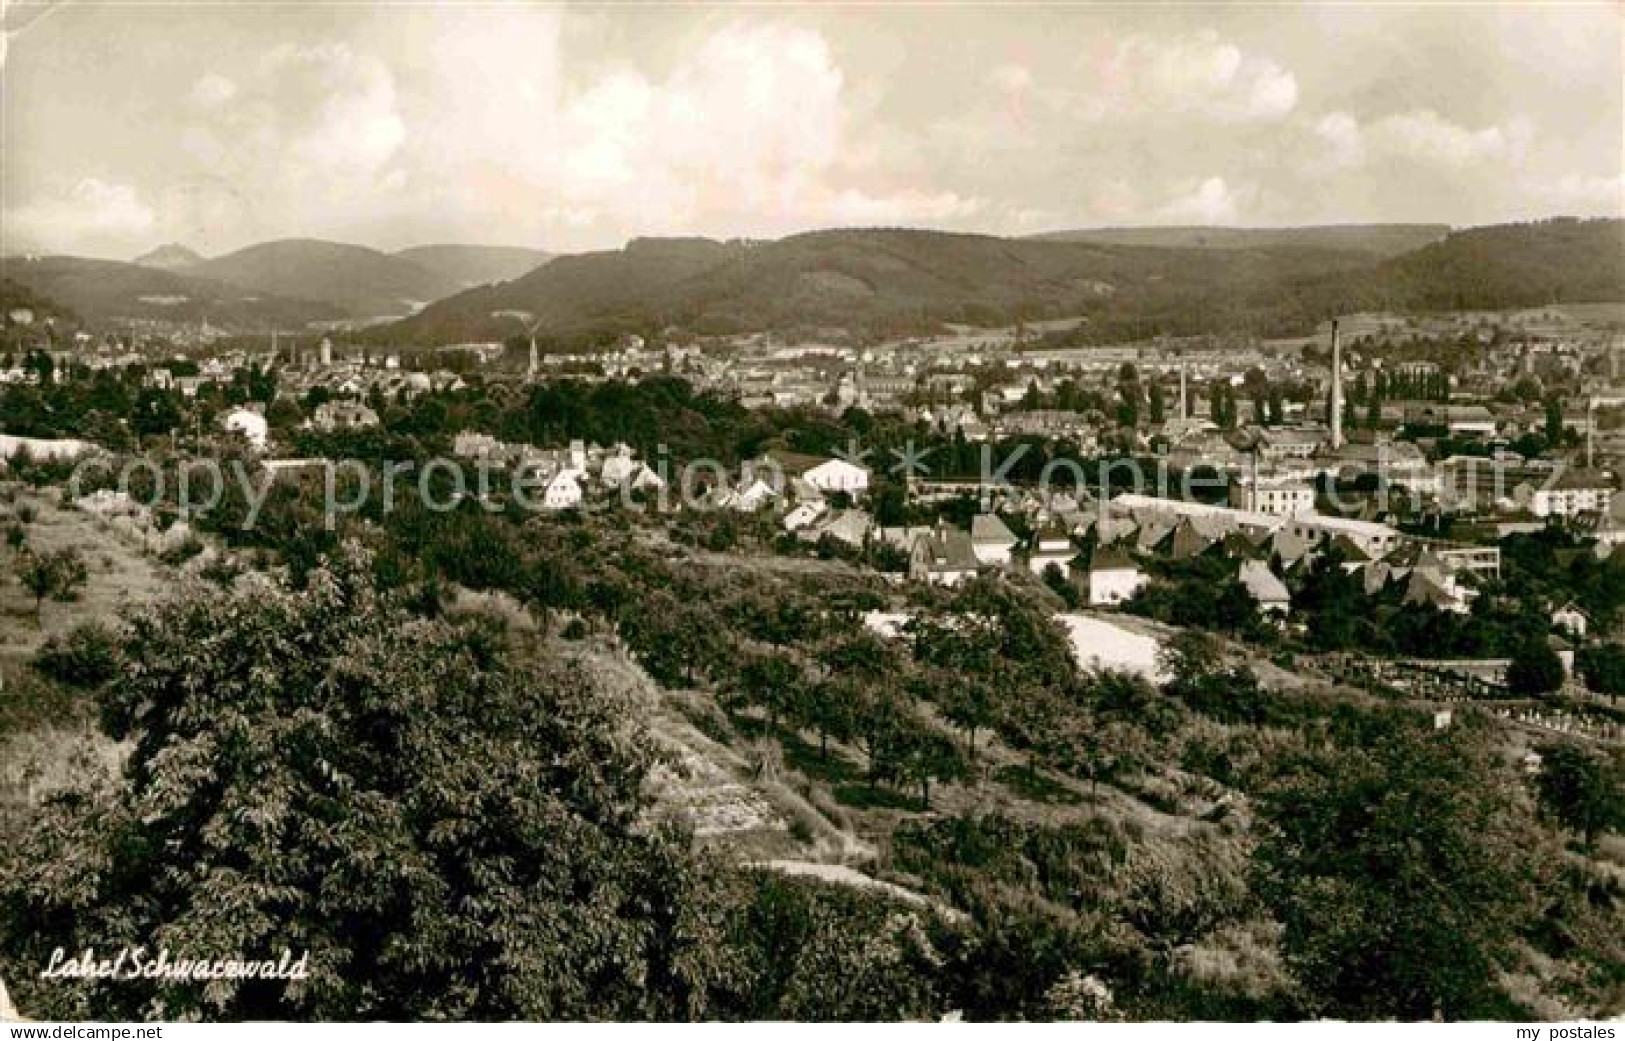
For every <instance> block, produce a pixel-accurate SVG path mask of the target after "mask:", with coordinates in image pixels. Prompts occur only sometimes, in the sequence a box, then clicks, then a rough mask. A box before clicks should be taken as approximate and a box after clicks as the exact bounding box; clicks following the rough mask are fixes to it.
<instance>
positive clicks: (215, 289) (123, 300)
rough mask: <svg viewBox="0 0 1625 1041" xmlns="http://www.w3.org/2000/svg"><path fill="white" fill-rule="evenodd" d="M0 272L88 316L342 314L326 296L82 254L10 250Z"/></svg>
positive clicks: (228, 323) (251, 325) (235, 324)
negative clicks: (294, 294)
mask: <svg viewBox="0 0 1625 1041" xmlns="http://www.w3.org/2000/svg"><path fill="white" fill-rule="evenodd" d="M4 268H5V270H4V274H5V277H6V278H7V279H8V280H10V281H11V282H15V283H16V284H18V285H20V286H22V287H24V288H25V289H27V290H28V291H29V292H31V293H35V294H39V295H41V296H44V297H47V298H49V299H51V300H54V301H56V302H57V304H59V305H60V306H62V307H64V308H67V309H68V310H70V311H72V312H74V313H76V314H78V315H79V316H80V317H81V318H83V319H85V320H86V321H90V322H105V323H113V324H116V323H119V322H123V321H129V320H131V319H146V320H161V321H173V322H197V321H200V320H201V319H203V318H207V319H208V320H209V322H210V323H212V324H214V325H217V326H224V327H227V328H234V329H264V328H266V327H267V326H270V325H276V326H280V327H282V328H293V327H298V326H302V325H304V324H305V323H307V322H312V321H320V320H330V319H335V318H341V317H343V314H342V312H340V311H339V310H338V309H337V308H335V307H333V306H332V305H330V304H324V303H319V302H316V301H312V300H299V299H290V298H287V297H283V296H277V295H273V294H269V293H258V292H250V291H246V290H244V289H242V288H240V287H237V286H231V285H227V284H226V283H224V282H217V281H213V280H210V279H206V278H196V277H193V276H191V275H189V274H180V273H177V272H174V271H163V270H160V269H158V268H150V267H143V266H141V265H139V264H126V263H122V262H120V261H116V260H92V259H89V258H86V257H26V258H24V257H12V258H8V259H7V260H6V261H5V265H4Z"/></svg>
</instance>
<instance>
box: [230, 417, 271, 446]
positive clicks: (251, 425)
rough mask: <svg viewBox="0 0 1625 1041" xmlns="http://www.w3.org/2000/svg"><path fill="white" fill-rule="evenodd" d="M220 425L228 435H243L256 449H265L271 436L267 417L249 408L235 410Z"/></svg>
mask: <svg viewBox="0 0 1625 1041" xmlns="http://www.w3.org/2000/svg"><path fill="white" fill-rule="evenodd" d="M220 425H221V426H222V427H223V428H225V430H226V432H227V433H230V434H241V435H243V437H244V438H246V439H247V440H248V443H249V444H251V445H253V446H254V447H255V448H256V449H259V448H264V447H265V442H266V440H267V439H268V438H269V437H270V434H271V428H270V425H269V424H267V423H266V422H265V417H264V416H262V415H260V414H259V413H258V412H255V411H254V410H253V409H248V408H234V409H232V410H231V411H230V412H227V413H226V414H225V416H224V418H222V419H221V420H220Z"/></svg>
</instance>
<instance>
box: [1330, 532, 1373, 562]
mask: <svg viewBox="0 0 1625 1041" xmlns="http://www.w3.org/2000/svg"><path fill="white" fill-rule="evenodd" d="M1326 548H1327V550H1328V551H1330V552H1335V553H1337V554H1338V555H1339V556H1341V557H1342V558H1343V563H1345V564H1364V563H1366V562H1367V561H1369V560H1370V559H1371V554H1369V553H1367V552H1366V551H1365V549H1364V548H1362V547H1361V546H1360V544H1359V543H1358V542H1355V541H1354V540H1353V539H1351V538H1349V537H1348V536H1347V535H1346V534H1344V533H1343V532H1341V531H1340V532H1338V533H1337V534H1336V535H1334V536H1332V539H1331V541H1330V542H1328V543H1327V544H1326Z"/></svg>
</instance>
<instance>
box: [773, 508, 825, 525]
mask: <svg viewBox="0 0 1625 1041" xmlns="http://www.w3.org/2000/svg"><path fill="white" fill-rule="evenodd" d="M825 509H827V507H826V506H825V505H824V504H823V503H821V502H804V503H802V504H801V505H799V506H797V507H796V508H795V509H793V510H791V511H790V512H789V513H786V514H785V515H784V519H783V520H782V521H780V522H779V523H781V524H783V525H784V530H785V531H796V530H797V529H800V528H805V527H807V526H808V525H809V524H811V523H812V522H813V521H816V520H817V519H818V518H819V517H820V516H822V515H823V513H824V510H825Z"/></svg>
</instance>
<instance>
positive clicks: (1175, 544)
mask: <svg viewBox="0 0 1625 1041" xmlns="http://www.w3.org/2000/svg"><path fill="white" fill-rule="evenodd" d="M1216 541H1218V540H1217V539H1214V538H1212V537H1210V536H1209V535H1208V534H1207V533H1206V532H1204V531H1202V529H1201V526H1200V525H1198V524H1196V523H1195V522H1194V521H1192V520H1191V519H1190V518H1188V517H1187V518H1186V519H1185V520H1182V521H1180V522H1179V526H1178V527H1177V528H1175V529H1174V535H1173V538H1171V539H1169V540H1168V542H1169V546H1168V551H1169V553H1170V554H1171V555H1172V556H1173V558H1174V559H1175V560H1188V559H1189V558H1191V557H1194V556H1199V555H1201V554H1202V553H1205V552H1206V551H1207V548H1208V547H1209V546H1211V545H1213V543H1214V542H1216Z"/></svg>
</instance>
